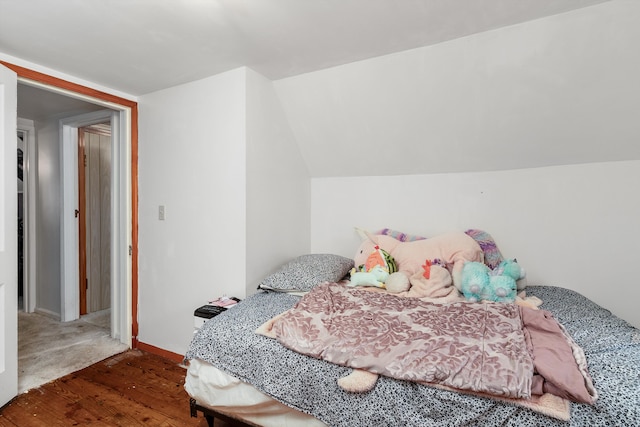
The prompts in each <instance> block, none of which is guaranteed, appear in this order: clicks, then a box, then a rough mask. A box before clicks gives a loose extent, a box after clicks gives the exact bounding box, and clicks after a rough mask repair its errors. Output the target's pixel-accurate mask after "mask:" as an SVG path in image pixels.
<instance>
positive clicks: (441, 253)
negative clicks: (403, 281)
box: [353, 229, 484, 291]
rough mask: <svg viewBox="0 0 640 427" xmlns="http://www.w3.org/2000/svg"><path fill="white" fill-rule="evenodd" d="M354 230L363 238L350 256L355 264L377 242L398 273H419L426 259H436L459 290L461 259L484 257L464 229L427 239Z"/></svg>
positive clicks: (365, 256) (358, 262)
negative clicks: (405, 240)
mask: <svg viewBox="0 0 640 427" xmlns="http://www.w3.org/2000/svg"><path fill="white" fill-rule="evenodd" d="M356 230H357V231H358V233H359V234H360V236H361V237H363V239H364V240H363V242H362V243H361V245H360V247H359V248H358V250H357V251H356V255H355V256H354V258H353V260H354V263H355V265H356V266H359V265H362V264H364V263H365V261H366V260H367V258H368V257H369V255H370V254H371V252H372V250H374V248H375V247H376V246H378V247H380V248H382V249H383V250H385V251H386V252H387V253H389V255H390V256H391V257H392V258H393V259H394V260H395V262H396V265H397V268H398V273H400V274H402V275H403V276H405V277H406V278H407V279H409V280H410V279H411V277H412V276H414V274H416V273H420V274H421V273H422V271H423V265H424V263H425V260H435V259H438V260H440V261H441V262H443V263H444V265H445V266H446V268H447V269H448V270H449V272H450V273H451V276H452V280H453V285H454V286H455V287H456V288H457V289H458V291H460V290H461V277H460V276H461V273H462V267H463V265H464V263H465V262H467V261H478V262H483V261H484V252H483V251H482V248H481V247H480V245H479V244H478V242H476V241H475V240H474V239H473V238H472V237H470V236H468V235H467V234H465V233H464V232H450V233H446V234H441V235H439V236H435V237H431V238H429V239H424V240H413V241H410V242H401V241H400V240H396V239H394V238H393V237H391V236H386V235H373V234H371V233H369V232H366V231H364V230H360V229H356ZM398 273H396V274H398Z"/></svg>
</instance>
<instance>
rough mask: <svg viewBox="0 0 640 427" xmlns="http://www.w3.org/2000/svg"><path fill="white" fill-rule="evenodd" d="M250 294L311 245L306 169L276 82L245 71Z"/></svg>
mask: <svg viewBox="0 0 640 427" xmlns="http://www.w3.org/2000/svg"><path fill="white" fill-rule="evenodd" d="M246 128H247V293H248V294H250V293H253V292H255V291H256V287H257V285H258V284H259V283H260V281H261V280H262V279H263V278H264V277H265V276H266V275H267V274H269V273H271V272H273V271H274V269H276V268H277V267H278V266H279V265H280V264H282V263H283V262H285V261H288V260H289V259H291V258H293V257H295V256H298V255H300V254H304V253H307V252H308V251H309V245H310V236H309V228H310V183H309V176H308V172H307V168H306V166H305V164H304V161H303V160H302V156H301V155H300V151H299V149H298V146H297V144H296V141H295V139H294V137H293V134H292V132H291V129H290V127H289V123H288V122H287V120H286V117H285V115H284V112H283V110H282V106H281V105H280V100H279V99H278V98H277V96H276V93H275V91H274V89H273V83H272V82H271V81H270V80H268V79H266V78H265V77H263V76H262V75H260V74H258V73H256V72H254V71H253V70H250V69H247V126H246Z"/></svg>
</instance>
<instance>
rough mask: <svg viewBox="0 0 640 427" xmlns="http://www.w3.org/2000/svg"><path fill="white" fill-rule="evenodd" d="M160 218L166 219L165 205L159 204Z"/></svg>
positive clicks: (161, 219)
mask: <svg viewBox="0 0 640 427" xmlns="http://www.w3.org/2000/svg"><path fill="white" fill-rule="evenodd" d="M158 219H159V220H160V221H164V205H160V206H158Z"/></svg>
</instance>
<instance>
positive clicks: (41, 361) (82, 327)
mask: <svg viewBox="0 0 640 427" xmlns="http://www.w3.org/2000/svg"><path fill="white" fill-rule="evenodd" d="M110 320H111V310H108V309H107V310H102V311H98V312H95V313H91V314H87V315H84V316H82V317H81V318H80V319H78V320H74V321H72V322H66V323H62V322H58V321H57V320H54V319H52V318H50V317H47V316H44V315H41V314H38V313H25V312H22V311H21V312H19V313H18V393H24V392H25V391H27V390H30V389H32V388H35V387H38V386H40V385H42V384H45V383H48V382H50V381H52V380H54V379H56V378H60V377H62V376H64V375H66V374H69V373H71V372H75V371H78V370H80V369H82V368H85V367H87V366H89V365H92V364H94V363H96V362H99V361H101V360H103V359H105V358H107V357H110V356H113V355H114V354H117V353H121V352H123V351H125V350H127V349H128V347H127V346H126V345H124V344H122V343H120V342H119V341H118V340H115V339H113V338H111V336H110V327H109V326H110Z"/></svg>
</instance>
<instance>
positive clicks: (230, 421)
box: [189, 397, 260, 427]
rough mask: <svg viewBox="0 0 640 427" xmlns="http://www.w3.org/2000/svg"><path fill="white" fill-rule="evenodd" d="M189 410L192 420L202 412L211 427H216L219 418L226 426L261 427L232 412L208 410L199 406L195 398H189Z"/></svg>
mask: <svg viewBox="0 0 640 427" xmlns="http://www.w3.org/2000/svg"><path fill="white" fill-rule="evenodd" d="M189 409H190V413H191V417H192V418H198V411H200V412H202V415H203V416H204V418H205V419H206V420H207V424H208V425H209V427H214V420H215V419H216V418H217V419H219V420H222V421H224V422H225V426H231V427H260V426H259V425H258V424H254V423H252V422H250V421H247V420H243V419H242V418H240V417H239V416H238V415H235V414H233V413H231V412H223V411H220V410H215V409H211V408H207V407H205V406H202V405H199V404H198V402H196V400H195V399H194V398H192V397H191V398H189Z"/></svg>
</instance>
